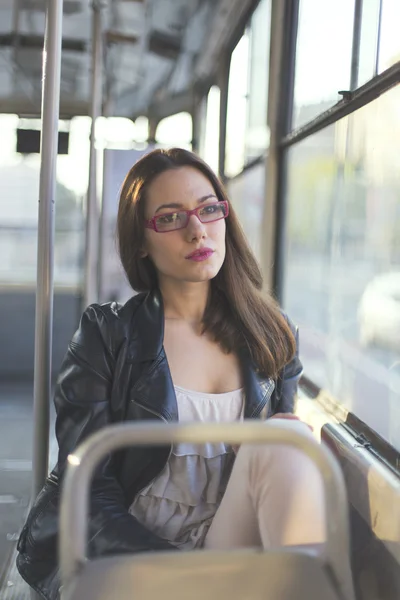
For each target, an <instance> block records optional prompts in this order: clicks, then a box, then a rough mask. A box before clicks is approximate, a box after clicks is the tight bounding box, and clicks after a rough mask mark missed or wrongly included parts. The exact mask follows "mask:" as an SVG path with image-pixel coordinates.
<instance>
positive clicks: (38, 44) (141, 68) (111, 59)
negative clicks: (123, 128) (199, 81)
mask: <svg viewBox="0 0 400 600" xmlns="http://www.w3.org/2000/svg"><path fill="white" fill-rule="evenodd" d="M220 1H222V0H143V1H140V0H108V2H106V3H105V5H104V9H103V10H102V20H103V32H104V38H103V39H104V56H103V59H104V61H103V64H104V72H103V81H104V100H105V103H107V105H108V106H111V107H112V113H113V114H114V115H116V116H128V117H133V118H134V117H135V116H137V115H138V114H147V113H148V111H149V110H150V107H151V106H152V104H153V103H154V100H155V98H157V99H158V100H160V99H162V101H163V102H168V100H169V98H170V97H171V98H173V96H174V95H177V94H178V95H179V94H182V93H184V92H185V91H187V90H189V89H190V88H191V86H192V85H193V82H194V79H193V78H194V73H195V70H194V65H195V62H196V60H197V58H198V56H199V53H202V52H203V51H204V48H205V46H206V45H207V43H208V40H209V34H210V26H211V25H212V22H213V17H214V14H215V12H216V10H217V8H218V5H219V3H220ZM45 6H46V0H14V1H13V0H1V2H0V112H10V111H16V112H20V113H22V114H29V115H39V113H40V93H41V92H40V86H41V64H42V45H43V32H44V28H45V12H44V11H45ZM91 26H92V12H91V3H90V2H88V1H87V0H64V17H63V54H62V67H61V107H62V108H61V110H62V112H63V115H64V116H68V113H71V114H70V115H69V116H73V115H74V114H87V111H88V107H89V100H90V87H91V86H90V64H91Z"/></svg>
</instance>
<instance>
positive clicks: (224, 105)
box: [218, 53, 231, 181]
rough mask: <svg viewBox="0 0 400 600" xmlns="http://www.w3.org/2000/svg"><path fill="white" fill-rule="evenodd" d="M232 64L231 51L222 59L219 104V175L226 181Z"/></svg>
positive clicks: (219, 77) (219, 79)
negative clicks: (230, 72) (230, 69)
mask: <svg viewBox="0 0 400 600" xmlns="http://www.w3.org/2000/svg"><path fill="white" fill-rule="evenodd" d="M230 64H231V55H230V53H229V54H228V55H226V56H225V57H224V58H222V60H221V64H220V68H219V73H218V84H219V89H220V104H219V151H218V175H219V177H220V179H221V181H225V179H226V177H225V155H226V119H227V116H228V88H229V68H230Z"/></svg>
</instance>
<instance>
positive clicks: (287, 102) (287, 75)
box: [261, 0, 299, 301]
mask: <svg viewBox="0 0 400 600" xmlns="http://www.w3.org/2000/svg"><path fill="white" fill-rule="evenodd" d="M298 5H299V2H298V0H284V1H281V0H273V2H272V5H271V42H270V72H269V89H268V116H267V120H268V125H269V129H270V146H269V150H268V155H267V164H266V198H265V203H264V213H263V221H262V230H263V236H262V242H261V243H262V248H261V257H262V264H261V266H262V270H263V274H264V279H265V283H266V287H267V288H268V289H269V290H273V291H274V292H275V294H276V296H277V298H278V299H279V300H280V301H281V300H282V287H283V282H282V281H283V265H284V246H285V231H284V230H285V208H284V205H285V190H284V171H285V167H284V160H285V157H284V154H283V152H282V149H281V147H280V140H281V139H282V137H283V136H284V135H285V134H286V133H287V132H288V131H289V130H290V126H291V120H292V106H293V86H294V70H295V69H294V67H295V49H296V39H297V21H298V10H299V8H298Z"/></svg>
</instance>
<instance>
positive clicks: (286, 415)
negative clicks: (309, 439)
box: [270, 413, 314, 431]
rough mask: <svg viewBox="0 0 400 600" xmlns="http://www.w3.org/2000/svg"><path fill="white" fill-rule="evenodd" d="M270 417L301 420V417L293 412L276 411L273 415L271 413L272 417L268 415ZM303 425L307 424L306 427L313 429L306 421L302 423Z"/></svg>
mask: <svg viewBox="0 0 400 600" xmlns="http://www.w3.org/2000/svg"><path fill="white" fill-rule="evenodd" d="M270 419H287V420H289V421H301V419H300V418H299V417H298V416H297V415H294V414H293V413H276V414H275V415H272V417H270ZM301 422H302V423H304V421H301ZM304 425H307V427H309V429H311V431H314V427H312V426H311V425H309V424H308V423H304Z"/></svg>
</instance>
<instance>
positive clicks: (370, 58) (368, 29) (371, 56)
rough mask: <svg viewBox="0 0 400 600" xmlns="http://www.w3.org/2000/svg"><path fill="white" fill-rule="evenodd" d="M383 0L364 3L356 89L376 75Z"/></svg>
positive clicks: (371, 0) (370, 0)
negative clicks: (380, 13)
mask: <svg viewBox="0 0 400 600" xmlns="http://www.w3.org/2000/svg"><path fill="white" fill-rule="evenodd" d="M380 4H381V0H369V1H368V2H363V5H362V17H361V37H360V57H359V66H358V77H357V82H356V87H359V86H361V85H363V84H364V83H366V82H367V81H369V80H370V79H372V77H374V76H375V75H376V67H377V64H376V61H377V45H378V32H379V12H380Z"/></svg>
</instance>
